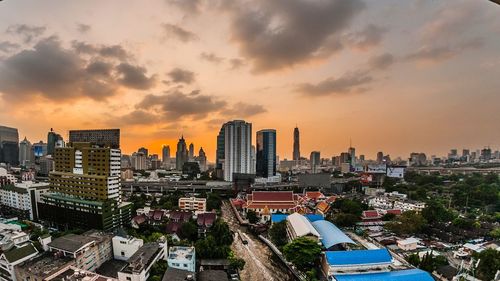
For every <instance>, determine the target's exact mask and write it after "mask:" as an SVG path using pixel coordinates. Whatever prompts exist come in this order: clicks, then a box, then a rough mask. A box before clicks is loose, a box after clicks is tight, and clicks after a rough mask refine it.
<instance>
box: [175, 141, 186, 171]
mask: <svg viewBox="0 0 500 281" xmlns="http://www.w3.org/2000/svg"><path fill="white" fill-rule="evenodd" d="M187 161H188V150H187V147H186V140H184V136H181V138H180V139H179V141H178V142H177V151H176V152H175V162H176V164H175V168H176V169H177V170H178V171H182V166H184V163H186V162H187Z"/></svg>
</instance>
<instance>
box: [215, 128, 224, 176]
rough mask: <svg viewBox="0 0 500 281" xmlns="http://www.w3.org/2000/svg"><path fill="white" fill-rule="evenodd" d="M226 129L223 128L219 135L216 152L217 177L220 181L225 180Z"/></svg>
mask: <svg viewBox="0 0 500 281" xmlns="http://www.w3.org/2000/svg"><path fill="white" fill-rule="evenodd" d="M224 133H225V129H224V126H222V127H221V129H220V131H219V134H218V135H217V150H216V152H215V175H216V176H217V178H218V179H223V178H224V157H225V151H224V149H225V140H226V138H225V136H224Z"/></svg>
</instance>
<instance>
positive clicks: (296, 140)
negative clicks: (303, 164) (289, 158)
mask: <svg viewBox="0 0 500 281" xmlns="http://www.w3.org/2000/svg"><path fill="white" fill-rule="evenodd" d="M293 160H295V161H299V160H300V133H299V128H297V127H295V129H293Z"/></svg>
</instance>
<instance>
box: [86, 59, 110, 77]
mask: <svg viewBox="0 0 500 281" xmlns="http://www.w3.org/2000/svg"><path fill="white" fill-rule="evenodd" d="M85 71H86V72H87V73H89V74H92V75H98V76H103V77H110V76H111V73H112V71H113V64H111V63H107V62H103V61H93V62H90V63H89V64H88V65H87V67H86V68H85Z"/></svg>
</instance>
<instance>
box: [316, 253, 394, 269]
mask: <svg viewBox="0 0 500 281" xmlns="http://www.w3.org/2000/svg"><path fill="white" fill-rule="evenodd" d="M325 256H326V260H327V261H328V264H329V265H331V266H348V265H364V264H366V265H370V264H384V263H391V262H392V256H391V254H390V253H389V251H387V249H377V250H354V251H327V252H325Z"/></svg>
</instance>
